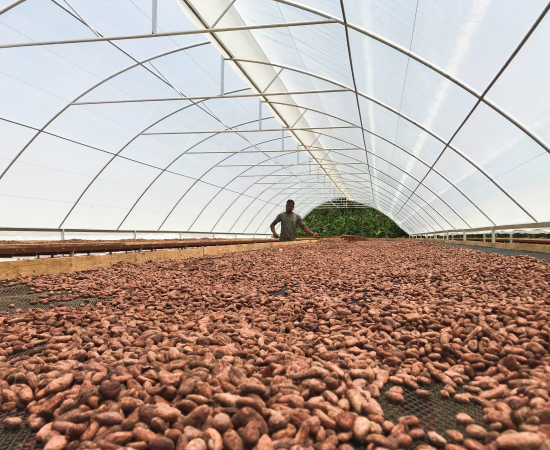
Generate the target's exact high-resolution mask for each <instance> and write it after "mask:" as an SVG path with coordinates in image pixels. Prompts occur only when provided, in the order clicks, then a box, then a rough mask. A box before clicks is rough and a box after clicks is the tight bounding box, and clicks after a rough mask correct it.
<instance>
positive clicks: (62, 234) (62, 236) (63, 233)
mask: <svg viewBox="0 0 550 450" xmlns="http://www.w3.org/2000/svg"><path fill="white" fill-rule="evenodd" d="M61 240H62V241H64V240H65V230H64V229H62V230H61Z"/></svg>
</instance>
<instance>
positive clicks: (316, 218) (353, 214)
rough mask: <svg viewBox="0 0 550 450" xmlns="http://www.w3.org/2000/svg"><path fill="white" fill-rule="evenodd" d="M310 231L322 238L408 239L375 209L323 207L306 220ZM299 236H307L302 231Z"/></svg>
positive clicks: (391, 221)
mask: <svg viewBox="0 0 550 450" xmlns="http://www.w3.org/2000/svg"><path fill="white" fill-rule="evenodd" d="M304 221H305V222H306V224H307V226H308V227H309V229H310V230H311V231H313V232H315V233H319V234H320V235H321V236H342V235H343V234H354V235H359V236H364V237H367V238H399V237H407V236H408V235H407V233H405V231H403V230H402V229H401V228H399V226H398V225H397V224H396V223H395V222H394V221H393V220H391V219H390V218H389V217H388V216H386V215H385V214H382V213H381V212H380V211H378V210H376V209H374V208H367V207H362V208H357V207H339V208H330V207H329V205H321V206H320V207H318V208H316V209H314V210H313V211H311V212H310V213H309V214H308V215H307V216H306V217H305V218H304ZM296 234H297V235H298V236H307V235H306V233H304V232H303V231H302V230H301V229H299V228H298V229H297V230H296Z"/></svg>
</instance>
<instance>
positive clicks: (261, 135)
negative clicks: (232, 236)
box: [0, 0, 550, 234]
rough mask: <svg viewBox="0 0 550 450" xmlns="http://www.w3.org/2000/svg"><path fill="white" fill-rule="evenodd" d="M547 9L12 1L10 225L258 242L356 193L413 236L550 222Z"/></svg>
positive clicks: (2, 147)
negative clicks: (294, 214) (281, 216)
mask: <svg viewBox="0 0 550 450" xmlns="http://www.w3.org/2000/svg"><path fill="white" fill-rule="evenodd" d="M548 9H549V5H548V4H547V3H546V2H545V1H542V0H528V1H524V2H517V1H516V0H498V1H497V0H300V1H290V0H208V1H204V0H94V1H89V0H26V1H25V0H17V1H13V0H0V136H1V138H0V143H1V144H0V212H1V213H0V227H4V228H8V227H9V228H21V229H24V228H49V229H57V228H59V229H97V230H161V231H184V232H186V231H189V232H193V231H196V232H218V233H251V234H254V233H267V232H268V229H269V224H270V222H271V221H272V220H273V218H274V216H275V215H276V214H277V213H278V212H280V211H281V210H282V209H283V205H284V203H285V202H286V200H287V199H288V198H293V199H294V200H295V201H296V205H297V211H298V212H299V213H301V214H303V215H305V214H307V213H308V212H309V211H311V210H312V209H313V208H315V207H316V206H318V205H320V204H322V203H324V202H326V201H329V200H332V199H336V198H347V199H349V200H353V201H357V202H361V203H364V204H366V205H369V206H372V207H374V208H376V209H378V210H380V211H382V212H383V213H385V214H387V215H388V216H389V217H391V218H392V219H394V220H395V221H396V223H397V224H399V225H400V226H401V227H402V228H403V229H404V230H406V231H407V232H408V233H410V234H426V233H433V232H438V231H442V230H472V231H474V230H481V229H490V228H498V229H512V230H513V229H514V228H521V229H530V228H531V227H537V228H543V227H544V226H548V223H547V222H549V221H550V202H549V201H548V193H549V192H550V175H549V174H550V155H549V148H550V100H549V99H550V81H549V80H550V17H548V16H547V14H546V13H547V11H548ZM207 29H213V30H219V31H217V32H216V31H205V30H207ZM153 33H155V34H153Z"/></svg>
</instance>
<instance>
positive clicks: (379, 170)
mask: <svg viewBox="0 0 550 450" xmlns="http://www.w3.org/2000/svg"><path fill="white" fill-rule="evenodd" d="M318 134H320V135H323V136H328V137H330V138H332V139H336V140H338V141H341V142H345V143H346V144H350V145H355V144H353V143H351V142H348V141H346V140H345V139H342V138H337V137H335V136H330V135H327V134H325V133H318ZM392 145H395V144H392ZM398 148H399V147H398ZM357 150H364V149H362V148H360V147H357ZM330 151H334V152H335V153H337V154H340V153H339V151H338V150H330ZM366 152H367V154H372V155H374V156H376V157H377V158H379V159H381V160H383V161H385V162H387V163H388V164H390V165H391V166H393V167H395V168H396V169H397V170H399V171H400V172H401V173H404V174H405V175H406V176H408V177H410V178H412V179H413V180H414V181H416V182H417V183H419V184H420V180H418V179H417V178H416V177H414V176H412V175H411V174H409V173H407V172H405V171H404V170H403V169H401V168H400V167H398V166H396V165H395V164H393V163H391V162H389V161H387V160H386V159H385V158H382V157H381V156H378V155H376V154H375V153H372V152H371V151H370V150H366ZM342 155H343V156H346V157H347V158H350V159H354V160H356V161H359V160H357V159H356V158H354V157H352V156H348V155H344V154H342ZM359 162H361V161H359ZM337 164H344V165H346V164H345V163H337ZM372 168H373V169H374V170H377V171H378V172H380V173H383V174H384V175H385V176H387V177H388V178H391V179H392V180H394V181H395V182H396V183H399V184H400V185H402V186H405V188H406V189H408V190H409V191H411V192H412V191H413V189H411V188H409V187H407V186H406V185H404V184H403V183H402V182H400V181H399V180H396V179H395V178H393V177H391V176H390V175H388V174H387V173H385V172H384V171H383V170H381V169H379V168H377V167H375V166H372ZM359 170H361V169H359ZM451 185H452V184H451ZM424 187H425V188H426V189H427V190H428V191H430V192H431V193H432V194H433V195H434V196H436V197H437V198H438V199H439V200H441V202H443V203H444V204H445V206H447V207H448V208H449V209H450V210H451V211H452V212H453V213H454V214H456V216H457V217H458V218H460V220H462V222H464V223H465V224H466V225H468V222H467V221H466V220H464V219H463V218H462V216H461V215H460V214H458V212H456V211H455V210H454V208H453V207H452V206H451V205H449V204H448V203H447V202H446V201H445V200H444V199H443V198H441V197H440V196H439V195H438V194H437V193H436V192H434V191H433V190H432V189H431V188H430V187H428V186H424ZM457 190H458V188H457ZM464 197H466V196H464ZM419 198H421V199H422V197H420V196H419ZM466 198H467V197H466ZM422 200H423V201H424V202H425V203H426V204H429V203H428V202H426V201H425V200H424V199H422ZM472 204H473V202H472ZM474 206H475V204H474ZM432 209H433V210H434V211H435V212H436V213H437V214H438V215H439V216H440V217H441V218H442V219H443V220H444V221H445V222H447V223H448V224H449V225H451V223H450V222H449V221H448V220H447V219H445V217H444V216H443V215H442V214H441V213H440V212H439V211H437V210H436V209H435V208H434V207H433V206H432ZM484 215H485V214H484ZM486 217H487V216H486ZM432 219H433V218H432ZM487 219H488V220H489V221H490V222H491V223H493V221H492V220H491V219H489V218H488V217H487ZM435 222H436V223H437V221H435ZM468 226H469V225H468Z"/></svg>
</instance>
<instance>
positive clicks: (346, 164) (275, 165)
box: [216, 160, 367, 173]
mask: <svg viewBox="0 0 550 450" xmlns="http://www.w3.org/2000/svg"><path fill="white" fill-rule="evenodd" d="M312 161H313V160H312ZM322 164H323V165H326V166H330V165H333V166H352V165H355V166H366V165H367V163H362V162H337V161H329V160H327V161H322ZM216 167H309V163H307V162H303V163H292V164H227V165H221V164H220V165H218V166H216ZM342 173H347V172H342ZM365 173H367V172H365Z"/></svg>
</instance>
